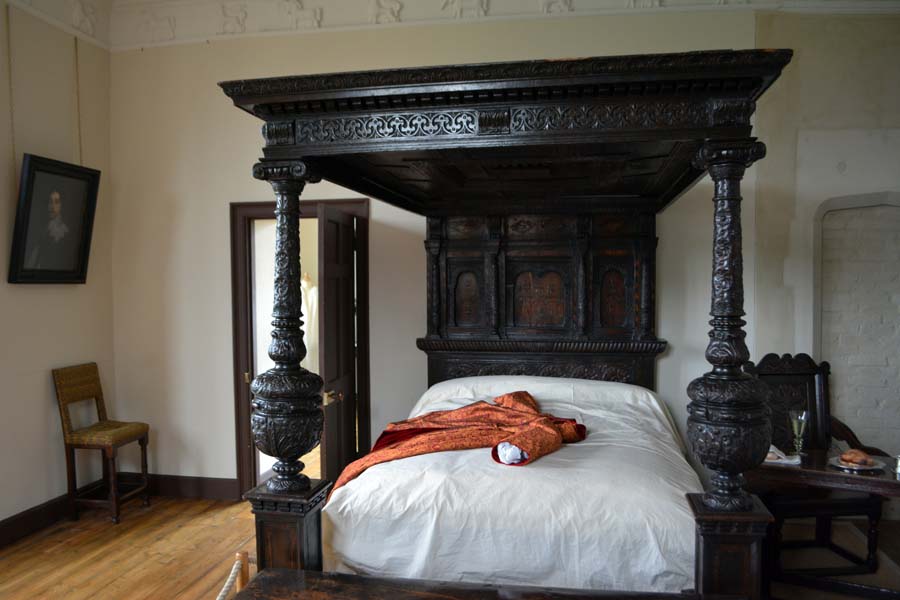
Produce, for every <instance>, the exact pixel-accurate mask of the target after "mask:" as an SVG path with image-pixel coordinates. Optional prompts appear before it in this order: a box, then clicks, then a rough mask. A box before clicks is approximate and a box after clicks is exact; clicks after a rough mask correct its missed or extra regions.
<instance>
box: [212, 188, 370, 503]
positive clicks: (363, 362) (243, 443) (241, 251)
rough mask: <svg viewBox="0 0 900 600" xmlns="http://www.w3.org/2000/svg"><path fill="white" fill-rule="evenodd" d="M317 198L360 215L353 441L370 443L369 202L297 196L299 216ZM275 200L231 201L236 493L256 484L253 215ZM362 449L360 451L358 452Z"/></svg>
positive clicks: (313, 214)
mask: <svg viewBox="0 0 900 600" xmlns="http://www.w3.org/2000/svg"><path fill="white" fill-rule="evenodd" d="M320 203H328V205H329V206H335V207H338V208H341V209H342V210H344V211H346V212H348V213H350V214H352V215H354V216H356V217H360V218H359V219H357V221H356V224H357V226H356V242H357V247H356V253H357V271H356V324H357V330H358V332H357V351H358V354H357V361H356V365H357V366H356V369H357V372H356V380H357V387H358V390H357V396H358V398H359V400H358V402H359V420H360V427H359V447H360V449H362V448H365V449H368V448H369V447H370V446H371V432H370V428H371V417H370V415H371V406H370V371H369V369H370V363H369V213H370V210H369V206H370V202H369V199H368V198H353V199H346V200H301V201H300V218H301V219H309V218H317V213H318V206H319V204H320ZM274 218H275V202H232V203H231V204H230V230H231V319H232V349H233V366H234V373H233V379H234V429H235V453H236V458H237V479H238V484H239V485H238V490H239V491H238V494H239V496H238V499H240V495H242V494H243V493H244V492H245V491H247V490H249V489H252V488H254V487H256V485H257V472H256V455H255V453H254V452H253V447H254V446H253V439H252V435H251V432H250V399H251V394H250V386H249V384H248V383H247V382H246V381H245V379H244V374H245V373H251V374H252V373H253V372H254V364H253V362H254V360H253V342H252V340H253V253H252V248H253V221H255V220H257V219H274ZM304 316H305V315H304ZM363 453H364V452H361V454H363Z"/></svg>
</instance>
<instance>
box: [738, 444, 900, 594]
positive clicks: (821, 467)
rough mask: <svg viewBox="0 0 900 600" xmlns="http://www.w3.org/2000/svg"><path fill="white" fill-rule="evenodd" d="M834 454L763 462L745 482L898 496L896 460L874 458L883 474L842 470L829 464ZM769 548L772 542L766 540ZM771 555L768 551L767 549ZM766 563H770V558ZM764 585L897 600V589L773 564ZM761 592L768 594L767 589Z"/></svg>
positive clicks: (899, 482)
mask: <svg viewBox="0 0 900 600" xmlns="http://www.w3.org/2000/svg"><path fill="white" fill-rule="evenodd" d="M832 456H834V454H833V453H829V452H826V451H824V450H809V451H807V452H806V453H805V454H804V455H803V460H802V462H801V464H799V465H771V464H765V463H763V464H762V465H760V466H759V467H757V468H756V469H753V470H752V471H748V472H747V473H745V474H744V476H745V477H746V478H747V481H748V482H749V483H751V484H752V485H754V486H756V487H763V486H765V487H772V488H777V487H779V486H787V487H797V486H801V487H802V486H808V487H812V488H820V489H827V490H838V491H845V492H864V493H869V494H878V495H881V496H887V497H894V498H897V497H900V475H898V474H897V473H895V471H894V468H895V466H896V461H895V460H893V459H891V458H882V457H875V458H877V459H878V460H881V461H884V462H885V468H884V470H882V471H862V472H859V473H855V472H849V471H844V470H841V469H838V468H836V467H833V466H831V465H829V464H828V460H829V458H831V457H832ZM768 543H769V545H770V546H771V545H773V544H774V543H775V541H774V540H772V539H771V532H770V536H769V539H768ZM770 554H771V550H770ZM768 562H769V563H771V562H772V558H771V556H770V557H769V558H768ZM765 570H766V574H765V575H766V577H765V581H764V582H763V585H764V587H765V588H768V583H769V580H770V578H771V579H772V580H776V581H782V582H784V583H789V584H794V585H800V586H805V587H810V588H814V589H818V590H822V591H828V592H832V593H837V594H848V595H851V596H854V597H866V598H885V599H890V600H900V590H891V589H885V588H879V587H874V586H869V585H864V584H861V583H855V582H851V581H847V580H841V579H832V578H822V577H815V576H812V575H808V574H804V573H802V572H778V571H777V569H775V565H772V564H768V565H767V566H766V569H765ZM764 593H766V595H768V590H765V591H764Z"/></svg>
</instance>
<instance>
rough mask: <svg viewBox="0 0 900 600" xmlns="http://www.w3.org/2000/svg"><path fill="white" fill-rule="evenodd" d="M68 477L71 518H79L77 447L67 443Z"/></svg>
mask: <svg viewBox="0 0 900 600" xmlns="http://www.w3.org/2000/svg"><path fill="white" fill-rule="evenodd" d="M66 478H67V481H68V501H69V518H71V519H72V520H73V521H77V520H78V502H77V501H76V500H75V498H76V496H77V495H78V481H77V479H76V477H75V448H73V447H72V446H69V445H68V444H67V445H66Z"/></svg>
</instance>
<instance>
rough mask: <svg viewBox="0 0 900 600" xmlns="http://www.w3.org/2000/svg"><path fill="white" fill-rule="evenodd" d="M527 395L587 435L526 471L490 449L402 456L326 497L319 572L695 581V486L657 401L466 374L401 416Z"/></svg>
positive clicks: (669, 587)
mask: <svg viewBox="0 0 900 600" xmlns="http://www.w3.org/2000/svg"><path fill="white" fill-rule="evenodd" d="M517 390H526V391H528V392H530V393H531V394H532V395H533V396H534V397H535V398H536V399H537V400H538V402H539V404H540V408H541V410H542V411H543V412H549V413H552V414H554V415H556V416H559V417H574V418H576V419H577V420H578V421H579V422H580V423H584V424H585V425H586V426H587V431H588V435H587V439H585V440H584V441H582V442H579V443H576V444H569V445H564V446H563V447H562V448H561V449H560V450H558V451H557V452H554V453H553V454H550V455H547V456H544V457H541V458H540V459H538V460H536V461H535V462H533V463H531V464H529V465H527V466H523V467H510V466H504V465H500V464H497V463H496V462H494V461H493V460H492V459H491V455H490V450H489V449H487V448H485V449H477V450H461V451H454V452H440V453H435V454H427V455H423V456H415V457H411V458H405V459H403V460H397V461H392V462H388V463H383V464H380V465H377V466H375V467H372V468H371V469H369V470H368V471H366V472H364V473H363V474H362V475H361V476H359V477H358V478H357V479H355V480H353V481H351V482H350V483H348V484H347V485H346V486H344V487H342V488H341V489H339V490H337V491H335V492H334V494H333V495H332V497H331V499H330V500H329V502H328V504H327V506H326V507H325V509H324V511H323V515H322V520H323V538H324V567H325V570H326V571H339V572H345V573H361V574H371V575H378V576H382V577H408V578H419V579H437V580H446V581H468V582H477V583H500V584H504V583H505V584H521V585H540V586H553V587H569V588H590V589H615V590H639V591H661V592H679V591H681V590H683V589H685V588H689V587H692V586H693V580H694V519H693V516H692V515H691V511H690V508H689V507H688V505H687V500H686V499H685V494H686V493H688V492H698V491H701V485H700V481H699V480H698V478H697V475H696V473H695V472H694V471H693V469H692V468H691V467H690V465H689V464H688V463H687V461H686V460H685V458H684V455H683V452H684V449H683V447H682V445H681V442H680V438H679V436H678V434H677V433H676V432H675V430H674V428H673V426H672V422H671V418H670V416H669V414H668V412H667V411H666V409H665V406H664V405H663V404H662V402H661V401H660V400H659V399H658V398H657V397H656V396H655V395H654V394H653V393H652V392H649V391H647V390H646V389H644V388H641V387H637V386H632V385H624V384H617V383H606V382H595V381H585V380H580V379H559V378H549V377H471V378H465V379H454V380H450V381H445V382H443V383H439V384H437V385H435V386H433V387H432V388H431V389H429V390H428V391H427V392H426V393H425V395H423V396H422V398H421V399H420V400H419V402H418V403H417V404H416V406H415V407H414V408H413V410H412V413H411V415H410V416H417V415H421V414H423V413H427V412H431V411H435V410H446V409H452V408H457V407H460V406H465V405H466V404H470V403H472V402H473V401H476V400H485V399H490V398H493V397H494V396H497V395H500V394H503V393H506V392H513V391H517Z"/></svg>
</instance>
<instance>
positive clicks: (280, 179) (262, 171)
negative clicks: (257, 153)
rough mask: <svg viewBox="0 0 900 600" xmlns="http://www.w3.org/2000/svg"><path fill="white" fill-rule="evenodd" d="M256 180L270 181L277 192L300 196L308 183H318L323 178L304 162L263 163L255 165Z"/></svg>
mask: <svg viewBox="0 0 900 600" xmlns="http://www.w3.org/2000/svg"><path fill="white" fill-rule="evenodd" d="M253 177H254V179H260V180H262V181H268V182H269V183H271V184H272V187H273V188H274V189H275V191H276V192H278V191H286V192H293V193H296V194H299V193H300V192H302V191H303V187H304V186H305V185H306V184H307V183H316V182H319V181H321V180H322V178H321V177H320V176H319V175H318V174H316V173H315V172H314V171H313V170H312V169H311V168H310V167H309V165H308V164H307V163H306V162H304V161H302V160H278V161H262V162H258V163H256V164H255V165H253Z"/></svg>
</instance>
